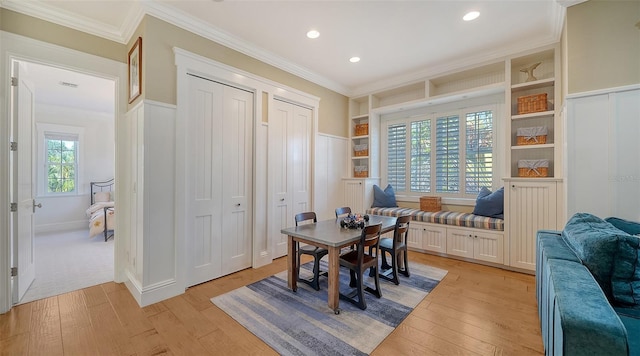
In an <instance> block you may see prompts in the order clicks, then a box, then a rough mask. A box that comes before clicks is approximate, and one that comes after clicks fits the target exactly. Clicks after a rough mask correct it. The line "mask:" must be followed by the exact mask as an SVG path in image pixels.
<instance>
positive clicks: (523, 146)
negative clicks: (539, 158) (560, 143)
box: [511, 143, 555, 150]
mask: <svg viewBox="0 0 640 356" xmlns="http://www.w3.org/2000/svg"><path fill="white" fill-rule="evenodd" d="M553 147H555V145H554V144H553V143H545V144H541V145H520V146H511V149H512V150H533V149H542V148H553Z"/></svg>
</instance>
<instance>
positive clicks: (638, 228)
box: [604, 217, 640, 235]
mask: <svg viewBox="0 0 640 356" xmlns="http://www.w3.org/2000/svg"><path fill="white" fill-rule="evenodd" d="M604 221H606V222H608V223H609V224H611V225H613V226H615V227H617V228H618V229H620V230H622V231H624V232H626V233H627V234H629V235H640V223H637V222H635V221H629V220H625V219H620V218H616V217H610V218H606V219H604Z"/></svg>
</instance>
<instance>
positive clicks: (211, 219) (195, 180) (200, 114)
mask: <svg viewBox="0 0 640 356" xmlns="http://www.w3.org/2000/svg"><path fill="white" fill-rule="evenodd" d="M189 93H190V99H189V124H188V132H187V142H189V143H190V147H189V148H188V149H189V154H188V155H187V156H188V157H187V160H188V162H187V167H188V168H187V169H188V173H187V177H188V178H187V181H188V184H187V194H188V196H189V197H190V198H189V204H188V207H187V210H188V212H187V215H188V217H187V219H188V221H189V222H190V223H189V226H188V227H187V229H188V236H189V239H190V242H189V244H188V245H189V256H190V261H191V266H190V268H189V277H188V278H189V281H188V285H189V286H192V285H194V284H198V283H202V282H206V281H209V280H211V279H214V278H218V277H220V276H222V275H225V274H228V273H232V272H235V271H238V270H240V269H244V268H247V267H250V266H251V245H252V241H253V240H252V230H251V224H252V204H253V201H252V185H253V173H252V169H253V168H252V167H253V161H252V154H253V144H252V143H253V125H252V123H253V115H254V112H253V93H250V92H247V91H244V90H241V89H237V88H233V87H230V86H227V85H224V84H220V83H216V82H213V81H209V80H206V79H202V78H196V77H189Z"/></svg>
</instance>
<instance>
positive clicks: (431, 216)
mask: <svg viewBox="0 0 640 356" xmlns="http://www.w3.org/2000/svg"><path fill="white" fill-rule="evenodd" d="M366 213H367V214H372V215H384V216H400V215H411V217H412V222H411V223H410V224H409V237H408V241H407V245H408V247H409V248H410V249H412V250H416V251H422V252H431V253H437V254H439V255H442V256H445V257H455V258H463V259H465V260H469V261H473V262H479V263H484V264H490V265H492V266H497V267H501V265H504V264H505V259H504V246H503V245H504V220H503V219H497V218H490V217H486V216H480V215H474V214H469V213H460V212H455V211H436V212H428V211H423V210H419V209H411V208H400V207H399V208H370V209H367V210H366Z"/></svg>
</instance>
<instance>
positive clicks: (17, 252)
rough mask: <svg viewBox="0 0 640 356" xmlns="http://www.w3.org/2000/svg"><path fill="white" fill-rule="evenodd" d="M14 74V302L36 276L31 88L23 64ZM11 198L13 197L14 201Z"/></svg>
mask: <svg viewBox="0 0 640 356" xmlns="http://www.w3.org/2000/svg"><path fill="white" fill-rule="evenodd" d="M14 73H15V76H16V77H17V78H18V86H17V87H12V88H13V92H14V104H13V108H14V112H13V115H14V120H15V121H14V122H15V123H16V125H17V126H16V127H17V129H18V132H17V142H18V151H17V161H16V166H15V171H16V175H17V176H16V184H17V197H16V198H17V199H16V200H17V203H18V212H17V224H16V225H17V231H16V236H17V243H15V244H14V266H17V267H18V276H17V278H16V279H14V289H13V302H14V303H18V302H19V301H20V299H22V297H23V296H24V294H25V293H26V291H27V289H28V288H29V286H30V285H31V283H33V280H34V279H35V256H34V245H33V243H34V241H33V226H34V213H35V206H34V205H35V201H34V200H33V199H34V196H35V187H34V182H35V177H34V171H33V155H34V152H33V125H34V123H33V122H34V120H33V119H34V102H35V99H34V89H33V85H32V84H31V82H30V81H29V80H28V78H26V77H25V71H24V68H23V67H22V66H21V64H19V63H16V64H15V66H14ZM16 200H14V201H16Z"/></svg>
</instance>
